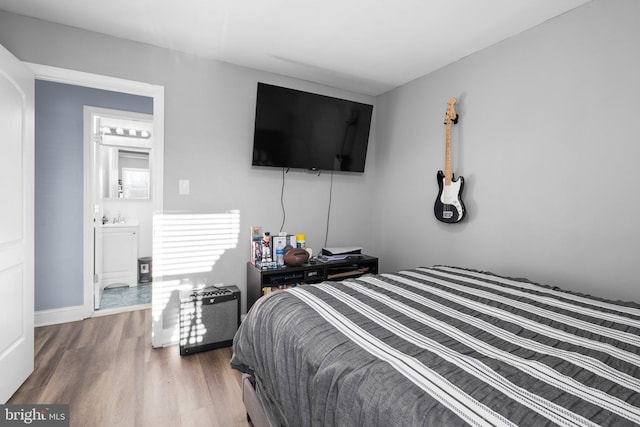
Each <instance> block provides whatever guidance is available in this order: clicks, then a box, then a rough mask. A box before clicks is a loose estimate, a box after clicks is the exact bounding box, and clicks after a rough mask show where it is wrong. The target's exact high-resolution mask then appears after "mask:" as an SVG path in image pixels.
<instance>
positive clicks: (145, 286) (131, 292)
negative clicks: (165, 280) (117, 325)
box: [100, 283, 151, 310]
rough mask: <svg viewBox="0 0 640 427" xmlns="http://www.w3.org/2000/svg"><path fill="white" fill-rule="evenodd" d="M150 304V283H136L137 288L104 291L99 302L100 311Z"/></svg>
mask: <svg viewBox="0 0 640 427" xmlns="http://www.w3.org/2000/svg"><path fill="white" fill-rule="evenodd" d="M150 303H151V283H138V286H131V287H122V288H107V289H104V290H103V291H102V299H101V300H100V310H107V309H113V308H122V307H127V306H130V305H140V304H150Z"/></svg>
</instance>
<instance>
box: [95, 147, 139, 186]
mask: <svg viewBox="0 0 640 427" xmlns="http://www.w3.org/2000/svg"><path fill="white" fill-rule="evenodd" d="M100 159H101V165H100V169H101V172H102V173H101V174H100V175H101V178H102V183H101V185H100V188H102V197H103V198H106V199H149V198H150V194H151V174H150V170H149V150H146V149H141V148H134V147H115V146H105V145H103V146H101V156H100Z"/></svg>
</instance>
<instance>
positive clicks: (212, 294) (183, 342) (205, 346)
mask: <svg viewBox="0 0 640 427" xmlns="http://www.w3.org/2000/svg"><path fill="white" fill-rule="evenodd" d="M238 326H240V290H239V289H238V287H237V286H226V287H207V288H204V289H201V290H196V291H194V290H191V291H183V292H181V293H180V355H182V356H184V355H187V354H192V353H198V352H201V351H207V350H213V349H214V348H220V347H228V346H230V345H231V344H233V336H234V335H235V333H236V331H237V330H238Z"/></svg>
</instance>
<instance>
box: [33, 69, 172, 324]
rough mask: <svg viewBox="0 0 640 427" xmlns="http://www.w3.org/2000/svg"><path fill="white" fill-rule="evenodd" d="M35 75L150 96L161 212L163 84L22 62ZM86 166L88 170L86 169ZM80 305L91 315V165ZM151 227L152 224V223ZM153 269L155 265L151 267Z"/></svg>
mask: <svg viewBox="0 0 640 427" xmlns="http://www.w3.org/2000/svg"><path fill="white" fill-rule="evenodd" d="M24 64H25V65H26V66H28V67H29V68H31V70H32V71H33V72H34V74H35V79H37V80H45V81H51V82H56V83H64V84H69V85H74V86H85V87H90V88H94V89H101V90H108V91H113V92H121V93H127V94H131V95H139V96H147V97H150V98H152V99H153V135H154V151H155V152H154V161H153V165H151V167H152V169H153V170H152V172H151V182H153V183H154V185H153V186H152V188H151V198H152V203H153V215H154V217H155V216H156V215H161V214H162V212H163V206H164V202H163V188H164V185H163V176H164V86H159V85H152V84H149V83H144V82H139V81H135V80H126V79H121V78H117V77H109V76H104V75H99V74H92V73H86V72H83V71H75V70H69V69H66V68H58V67H52V66H49V65H42V64H34V63H29V62H24ZM83 151H84V153H83V155H84V164H85V165H86V164H88V162H91V157H90V156H91V153H90V150H83ZM88 169H89V170H88ZM83 200H84V203H83V205H84V206H83V292H84V298H83V305H82V307H78V308H79V309H80V313H77V314H79V315H80V316H81V317H80V319H84V318H87V317H90V316H92V315H93V312H94V308H93V203H92V200H93V185H92V177H91V168H86V167H85V168H84V176H83ZM154 228H155V225H154ZM155 234H156V233H155V229H154V232H153V240H154V243H153V247H154V251H155ZM154 269H155V266H154ZM70 317H76V315H71V316H65V315H61V318H57V319H50V320H52V322H51V323H60V322H67V321H73V320H79V319H78V318H70Z"/></svg>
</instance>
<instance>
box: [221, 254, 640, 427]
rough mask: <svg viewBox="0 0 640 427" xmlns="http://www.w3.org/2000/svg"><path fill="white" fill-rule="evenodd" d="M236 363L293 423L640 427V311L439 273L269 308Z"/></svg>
mask: <svg viewBox="0 0 640 427" xmlns="http://www.w3.org/2000/svg"><path fill="white" fill-rule="evenodd" d="M232 366H233V367H234V368H236V369H238V370H241V371H243V372H246V373H249V374H252V375H254V376H255V378H256V382H257V384H256V389H257V391H258V395H259V397H260V399H261V400H262V402H263V404H264V405H265V406H268V407H269V410H270V413H271V414H272V415H271V416H272V417H274V420H273V421H274V424H276V425H287V426H450V425H451V426H457V425H472V426H513V425H520V426H544V425H560V426H595V425H605V426H633V425H640V305H638V304H634V303H621V302H613V301H606V300H602V299H596V298H593V297H590V296H586V295H579V294H575V293H570V292H565V291H562V290H560V289H557V288H551V287H546V286H540V285H537V284H534V283H531V282H528V281H526V280H522V279H509V278H504V277H499V276H496V275H493V274H490V273H484V272H479V271H473V270H467V269H461V268H455V267H444V266H436V267H432V268H416V269H412V270H407V271H400V272H397V273H394V274H380V275H368V276H363V277H361V278H359V279H350V280H346V281H342V282H325V283H321V284H318V285H305V286H300V287H296V288H292V289H289V290H286V291H281V292H278V293H275V294H273V295H270V296H268V297H264V298H261V299H260V300H259V301H258V302H257V303H256V304H255V305H254V307H253V308H252V309H251V310H250V312H249V313H248V315H247V317H246V319H245V320H244V321H243V323H242V325H241V327H240V329H239V331H238V333H237V334H236V336H235V339H234V356H233V359H232Z"/></svg>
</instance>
